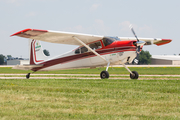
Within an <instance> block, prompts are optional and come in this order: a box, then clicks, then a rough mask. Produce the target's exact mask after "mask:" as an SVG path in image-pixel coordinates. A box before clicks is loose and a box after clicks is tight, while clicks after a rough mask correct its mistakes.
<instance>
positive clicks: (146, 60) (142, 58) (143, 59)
mask: <svg viewBox="0 0 180 120" xmlns="http://www.w3.org/2000/svg"><path fill="white" fill-rule="evenodd" d="M150 63H151V54H150V53H149V51H144V50H142V51H141V53H140V55H139V63H138V64H150Z"/></svg>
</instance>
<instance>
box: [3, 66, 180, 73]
mask: <svg viewBox="0 0 180 120" xmlns="http://www.w3.org/2000/svg"><path fill="white" fill-rule="evenodd" d="M129 69H130V70H131V71H137V72H138V73H139V74H141V75H144V74H147V75H167V74H168V75H179V74H180V67H130V68H129ZM103 70H105V68H96V69H89V68H87V69H71V70H56V71H38V72H35V73H34V74H36V73H37V74H39V73H44V74H100V72H101V71H103ZM28 72H32V71H24V70H14V69H11V67H7V68H0V74H2V73H11V74H13V73H28ZM108 72H109V73H110V74H129V72H128V71H127V70H126V69H125V68H124V67H118V68H109V70H108Z"/></svg>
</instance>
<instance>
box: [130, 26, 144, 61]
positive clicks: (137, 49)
mask: <svg viewBox="0 0 180 120" xmlns="http://www.w3.org/2000/svg"><path fill="white" fill-rule="evenodd" d="M129 27H130V29H131V31H132V33H133V34H134V36H135V38H136V39H137V42H136V58H135V59H134V62H135V63H136V64H138V62H139V54H140V45H139V44H140V43H144V42H142V41H139V39H138V37H137V35H136V33H135V31H134V29H133V27H132V25H130V26H129ZM138 43H139V44H138Z"/></svg>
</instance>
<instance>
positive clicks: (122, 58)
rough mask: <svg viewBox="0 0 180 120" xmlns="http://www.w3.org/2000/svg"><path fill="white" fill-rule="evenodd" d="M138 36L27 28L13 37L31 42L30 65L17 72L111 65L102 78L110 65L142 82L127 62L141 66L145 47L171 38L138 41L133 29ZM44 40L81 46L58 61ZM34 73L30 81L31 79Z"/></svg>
mask: <svg viewBox="0 0 180 120" xmlns="http://www.w3.org/2000/svg"><path fill="white" fill-rule="evenodd" d="M131 30H132V32H133V34H134V36H135V37H132V38H130V37H106V36H99V35H89V34H80V33H71V32H62V31H51V30H39V29H25V30H22V31H19V32H17V33H15V34H13V35H11V36H19V37H24V38H29V39H30V64H29V65H17V66H15V67H14V69H23V70H29V69H30V70H32V71H33V72H36V71H43V70H44V71H48V70H60V69H74V68H84V67H90V68H95V67H102V66H107V67H106V70H104V71H102V72H101V73H100V77H101V78H102V79H105V78H109V73H108V67H109V65H117V64H122V65H123V66H124V67H125V68H126V69H127V70H128V71H129V73H130V78H131V79H138V77H139V75H138V73H137V72H136V71H131V70H129V69H128V68H127V67H126V65H125V63H127V62H128V63H131V62H132V61H133V60H134V59H135V58H137V59H135V62H136V63H138V57H139V53H140V51H141V49H142V47H143V45H151V44H156V45H158V46H159V45H163V44H167V43H169V42H171V41H172V40H171V39H160V38H138V37H137V36H136V34H135V32H134V30H133V28H132V27H131ZM39 40H40V41H45V42H51V43H59V44H69V45H78V46H79V47H78V48H77V49H75V50H72V51H70V52H67V53H64V54H62V55H59V56H57V57H54V58H50V57H48V56H46V55H44V53H43V49H42V45H41V44H40V42H39ZM30 74H31V73H28V74H27V75H26V78H27V79H28V78H30Z"/></svg>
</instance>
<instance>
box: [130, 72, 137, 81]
mask: <svg viewBox="0 0 180 120" xmlns="http://www.w3.org/2000/svg"><path fill="white" fill-rule="evenodd" d="M132 73H133V74H130V78H131V79H138V77H139V74H138V72H136V71H132Z"/></svg>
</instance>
